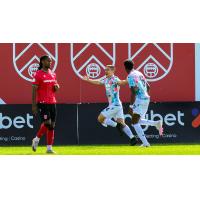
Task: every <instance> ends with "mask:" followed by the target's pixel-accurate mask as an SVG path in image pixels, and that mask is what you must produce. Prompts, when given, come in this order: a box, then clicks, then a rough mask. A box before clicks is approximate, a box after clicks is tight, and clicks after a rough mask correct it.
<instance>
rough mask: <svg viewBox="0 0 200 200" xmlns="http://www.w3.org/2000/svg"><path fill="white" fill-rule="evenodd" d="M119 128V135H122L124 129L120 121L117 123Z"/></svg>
mask: <svg viewBox="0 0 200 200" xmlns="http://www.w3.org/2000/svg"><path fill="white" fill-rule="evenodd" d="M116 128H117V130H118V131H119V135H120V136H122V135H123V134H124V132H123V130H122V128H123V127H122V125H121V124H120V123H117V126H116Z"/></svg>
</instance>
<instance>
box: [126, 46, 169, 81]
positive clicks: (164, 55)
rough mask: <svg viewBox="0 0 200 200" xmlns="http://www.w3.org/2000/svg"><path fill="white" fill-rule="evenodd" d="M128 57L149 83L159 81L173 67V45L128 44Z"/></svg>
mask: <svg viewBox="0 0 200 200" xmlns="http://www.w3.org/2000/svg"><path fill="white" fill-rule="evenodd" d="M128 57H129V59H131V60H133V61H134V64H135V67H136V69H137V70H139V71H141V72H142V73H143V74H144V75H145V77H146V79H147V80H148V81H151V82H153V81H159V80H161V79H163V78H164V77H165V76H166V75H167V74H168V73H169V72H170V70H171V68H172V65H173V44H164V43H163V44H158V43H145V44H128Z"/></svg>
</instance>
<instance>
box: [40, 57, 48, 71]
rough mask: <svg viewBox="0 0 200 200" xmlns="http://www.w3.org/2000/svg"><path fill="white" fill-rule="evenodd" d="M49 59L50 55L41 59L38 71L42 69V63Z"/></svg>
mask: <svg viewBox="0 0 200 200" xmlns="http://www.w3.org/2000/svg"><path fill="white" fill-rule="evenodd" d="M48 58H49V56H48V55H44V56H42V57H40V64H39V67H38V70H40V69H42V61H43V60H46V59H48Z"/></svg>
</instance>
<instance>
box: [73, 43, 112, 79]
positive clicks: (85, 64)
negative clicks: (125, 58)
mask: <svg viewBox="0 0 200 200" xmlns="http://www.w3.org/2000/svg"><path fill="white" fill-rule="evenodd" d="M91 44H92V43H87V44H86V45H85V46H84V47H83V48H82V49H81V50H80V51H79V52H78V53H77V54H76V55H75V56H74V43H71V44H70V61H71V65H72V68H73V70H74V72H75V73H76V75H77V76H78V77H79V78H82V76H81V74H80V72H81V71H82V70H83V69H84V68H85V67H86V66H87V64H88V63H89V62H90V61H91V60H92V59H94V60H95V61H96V62H97V63H98V64H99V65H100V66H101V67H102V68H103V69H105V66H104V64H103V63H102V62H101V61H100V60H99V59H98V58H97V57H96V56H95V55H92V56H90V57H89V58H88V60H87V61H86V62H85V63H83V64H82V66H80V67H79V69H78V70H77V69H76V67H75V65H74V61H75V60H76V59H77V58H78V57H79V56H81V54H82V53H83V52H84V51H85V50H86V49H87V48H88V47H89V46H90V45H91ZM95 44H96V46H97V47H98V48H99V49H100V50H101V51H102V52H104V54H106V55H107V56H108V57H109V58H110V60H112V65H115V62H116V45H115V43H112V45H113V48H112V49H113V51H112V56H111V55H110V53H109V52H107V51H106V50H105V49H104V48H103V47H102V45H100V44H99V43H95ZM104 77H105V76H103V77H101V78H97V79H102V78H104ZM94 80H95V79H94Z"/></svg>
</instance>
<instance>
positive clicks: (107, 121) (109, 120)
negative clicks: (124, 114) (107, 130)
mask: <svg viewBox="0 0 200 200" xmlns="http://www.w3.org/2000/svg"><path fill="white" fill-rule="evenodd" d="M103 123H104V124H106V125H108V126H112V127H116V126H117V122H114V121H113V120H111V119H107V118H106V119H105V120H104V122H103Z"/></svg>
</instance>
